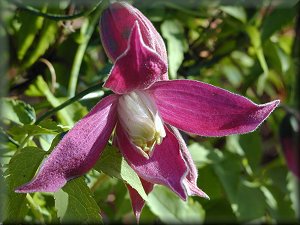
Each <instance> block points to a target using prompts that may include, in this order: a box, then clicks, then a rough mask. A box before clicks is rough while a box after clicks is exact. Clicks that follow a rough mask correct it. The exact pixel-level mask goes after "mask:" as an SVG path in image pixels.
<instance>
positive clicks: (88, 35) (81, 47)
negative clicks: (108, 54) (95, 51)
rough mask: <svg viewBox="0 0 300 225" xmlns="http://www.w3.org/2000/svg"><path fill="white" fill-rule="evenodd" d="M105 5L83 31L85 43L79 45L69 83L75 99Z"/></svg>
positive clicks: (69, 92)
mask: <svg viewBox="0 0 300 225" xmlns="http://www.w3.org/2000/svg"><path fill="white" fill-rule="evenodd" d="M103 3H104V4H102V7H98V9H97V10H95V12H94V13H93V15H92V16H91V17H90V18H87V20H86V23H87V24H84V25H83V27H82V30H81V35H82V36H83V37H84V41H83V42H82V43H81V45H79V47H78V49H77V52H76V55H75V58H74V62H73V66H72V69H71V74H70V81H69V87H68V96H69V97H73V96H75V93H76V86H77V82H78V76H79V71H80V67H81V63H82V59H83V56H84V53H85V50H86V48H87V45H88V43H89V40H90V38H91V36H92V34H93V32H94V30H95V25H96V23H97V22H98V20H99V17H100V14H101V12H102V10H103V9H104V5H106V4H105V3H106V1H103Z"/></svg>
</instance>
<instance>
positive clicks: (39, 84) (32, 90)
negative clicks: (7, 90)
mask: <svg viewBox="0 0 300 225" xmlns="http://www.w3.org/2000/svg"><path fill="white" fill-rule="evenodd" d="M25 93H26V94H34V95H35V96H45V97H46V99H47V100H48V102H49V103H50V104H51V105H52V106H53V107H57V106H59V105H60V104H61V101H60V100H59V99H58V98H56V97H55V96H54V95H53V93H52V92H51V91H50V89H49V87H48V84H47V83H46V82H45V80H44V79H43V77H42V76H38V77H37V79H36V80H35V82H34V83H33V84H31V85H30V86H29V90H27V91H26V92H25ZM57 115H58V117H59V119H60V120H61V122H62V123H63V125H67V126H73V125H74V120H73V119H72V117H71V116H70V114H69V112H68V111H67V109H66V108H63V109H61V110H60V111H58V112H57Z"/></svg>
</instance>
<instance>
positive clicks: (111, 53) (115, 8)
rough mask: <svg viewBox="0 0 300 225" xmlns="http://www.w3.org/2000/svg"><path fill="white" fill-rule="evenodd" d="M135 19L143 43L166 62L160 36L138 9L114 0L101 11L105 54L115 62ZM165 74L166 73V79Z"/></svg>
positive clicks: (101, 33) (164, 47) (124, 45)
mask: <svg viewBox="0 0 300 225" xmlns="http://www.w3.org/2000/svg"><path fill="white" fill-rule="evenodd" d="M136 21H137V22H138V24H139V25H140V30H141V36H142V39H143V41H144V43H145V45H146V46H148V47H149V48H151V49H152V50H154V51H155V52H156V53H157V54H158V55H160V56H161V58H162V60H163V61H164V62H165V63H166V64H167V63H168V59H167V51H166V46H165V44H164V41H163V39H162V37H161V36H160V35H159V33H158V32H157V31H156V29H155V28H154V26H153V25H152V23H151V22H150V21H149V20H148V19H147V18H146V17H145V16H144V15H143V14H142V13H141V12H140V11H139V10H138V9H136V8H134V7H132V6H131V5H129V4H128V3H126V2H115V3H113V4H111V5H110V6H109V7H108V8H107V9H105V10H104V11H103V13H102V16H101V20H100V24H99V28H100V37H101V41H102V44H103V47H104V49H105V51H106V54H107V56H108V57H109V58H110V59H111V60H112V62H115V61H116V59H117V58H118V57H119V56H120V55H121V54H122V53H123V52H124V51H125V50H126V49H127V46H128V44H127V43H128V40H129V35H130V32H131V30H132V27H133V26H134V24H135V22H136ZM167 76H168V75H167V74H166V79H167Z"/></svg>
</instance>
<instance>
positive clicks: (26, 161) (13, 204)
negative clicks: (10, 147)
mask: <svg viewBox="0 0 300 225" xmlns="http://www.w3.org/2000/svg"><path fill="white" fill-rule="evenodd" d="M45 154H46V152H45V151H42V150H41V149H39V148H36V147H26V148H24V149H22V150H21V151H20V153H19V154H17V155H15V156H13V157H12V159H11V160H10V162H9V165H8V169H7V171H5V176H6V182H7V184H8V196H7V205H6V207H5V209H6V211H5V221H6V222H7V223H16V222H22V221H23V219H24V216H25V215H26V213H27V210H28V208H27V206H26V194H17V193H15V192H14V190H15V188H16V187H18V186H20V185H23V184H25V183H26V182H28V181H30V180H31V179H32V177H33V176H34V174H35V172H36V171H37V169H38V167H39V165H40V164H41V162H42V160H43V158H44V156H45Z"/></svg>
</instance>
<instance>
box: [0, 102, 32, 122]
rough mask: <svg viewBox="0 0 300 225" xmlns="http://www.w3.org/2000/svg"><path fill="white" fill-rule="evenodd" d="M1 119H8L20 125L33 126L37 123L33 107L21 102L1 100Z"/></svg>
mask: <svg viewBox="0 0 300 225" xmlns="http://www.w3.org/2000/svg"><path fill="white" fill-rule="evenodd" d="M0 106H1V112H0V118H1V119H8V120H11V121H13V122H15V123H18V124H21V125H22V124H31V123H33V122H34V121H35V119H36V116H35V111H34V109H33V108H32V106H31V105H29V104H26V103H25V102H23V101H21V100H15V99H10V98H2V99H1V100H0Z"/></svg>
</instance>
